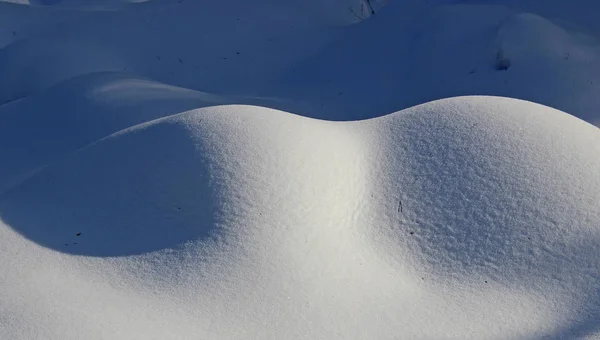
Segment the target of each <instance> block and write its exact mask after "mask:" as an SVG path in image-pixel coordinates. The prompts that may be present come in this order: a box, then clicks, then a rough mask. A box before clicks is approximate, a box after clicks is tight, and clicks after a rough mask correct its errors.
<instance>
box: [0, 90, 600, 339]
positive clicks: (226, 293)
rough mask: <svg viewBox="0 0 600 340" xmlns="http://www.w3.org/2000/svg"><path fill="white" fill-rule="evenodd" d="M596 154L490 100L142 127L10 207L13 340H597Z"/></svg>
mask: <svg viewBox="0 0 600 340" xmlns="http://www.w3.org/2000/svg"><path fill="white" fill-rule="evenodd" d="M599 153H600V131H599V130H598V129H597V128H596V127H594V126H592V125H590V124H588V123H585V122H583V121H581V120H579V119H577V118H574V117H572V116H569V115H567V114H565V113H563V112H560V111H557V110H554V109H550V108H548V107H545V106H542V105H538V104H533V103H530V102H524V101H519V100H514V99H506V98H494V97H462V98H453V99H447V100H440V101H436V102H431V103H427V104H424V105H420V106H417V107H414V108H411V109H408V110H405V111H401V112H397V113H394V114H391V115H388V116H384V117H380V118H376V119H372V120H367V121H358V122H327V121H321V120H314V119H309V118H304V117H301V116H296V115H291V114H288V113H285V112H281V111H276V110H272V109H266V108H261V107H255V106H217V107H210V108H203V109H199V110H194V111H189V112H186V113H182V114H179V115H174V116H170V117H167V118H163V119H159V120H154V121H151V122H148V123H144V124H141V125H137V126H135V127H132V128H129V129H126V130H123V131H121V132H118V133H116V134H113V135H111V136H109V137H107V138H105V139H102V140H100V141H98V142H97V143H94V144H92V145H89V146H87V147H85V148H83V149H81V150H80V151H78V152H77V153H75V154H73V155H72V156H70V157H69V158H67V159H65V160H64V161H62V162H59V163H55V164H53V165H51V166H49V167H48V168H46V169H44V170H43V171H41V172H39V173H38V174H36V175H34V176H32V177H31V178H29V179H27V180H26V181H24V182H23V183H21V184H19V185H17V186H14V187H12V188H11V189H10V190H8V191H7V192H5V193H4V194H2V195H0V216H1V219H2V221H3V223H4V224H5V226H4V227H2V228H0V236H1V237H0V240H2V241H0V242H1V247H0V259H2V260H0V271H2V272H4V273H10V275H9V276H10V279H9V280H7V279H0V286H1V287H3V289H0V301H2V303H0V318H1V319H0V320H1V321H2V322H3V325H6V326H4V327H2V328H0V337H2V338H11V339H19V338H21V339H32V338H51V339H59V338H60V339H81V338H86V339H95V338H111V339H138V338H139V339H159V338H174V337H176V338H181V339H187V338H190V339H192V338H197V337H198V336H201V337H203V338H209V339H224V338H240V337H242V338H253V339H259V338H260V339H263V338H298V339H300V338H302V339H314V338H336V337H337V338H353V339H373V338H376V339H396V338H436V339H439V338H448V337H457V338H461V339H485V338H490V339H491V338H494V339H498V338H503V339H509V338H510V339H514V338H541V337H544V336H546V337H549V338H556V339H563V338H572V337H584V338H585V337H593V336H598V335H600V333H599V332H600V325H599V324H598V322H597V320H598V319H600V314H598V311H599V310H600V293H599V292H600V291H599V290H598V283H597V282H598V277H599V276H600V258H599V257H598V254H599V253H600V228H599V226H600V211H599V210H598V204H599V203H600V178H599V177H598V176H597V174H598V172H599V171H600V161H599V159H598V157H597V155H598V154H599ZM32 211H35V214H32V213H31V212H32ZM23 236H24V237H23ZM40 246H41V247H40ZM73 255H78V256H73ZM34 267H35V268H38V270H33V268H34ZM39 268H42V269H39ZM499 320H501V322H499Z"/></svg>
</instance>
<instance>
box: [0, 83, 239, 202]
mask: <svg viewBox="0 0 600 340" xmlns="http://www.w3.org/2000/svg"><path fill="white" fill-rule="evenodd" d="M226 102H228V100H226V99H225V98H222V97H219V96H216V95H211V94H207V93H203V92H199V91H192V90H188V89H183V88H179V87H175V86H170V85H166V84H162V83H159V82H156V81H152V80H149V79H146V78H143V77H138V76H135V75H131V74H127V73H121V72H101V73H93V74H88V75H84V76H81V77H76V78H73V79H69V80H66V81H64V82H61V83H59V84H57V85H55V86H52V87H50V88H49V89H47V90H46V91H42V92H40V93H37V94H35V95H32V96H30V97H27V98H24V99H22V100H19V101H16V102H13V103H10V104H7V105H3V106H1V107H0V158H1V159H4V160H6V162H5V164H4V165H3V166H2V167H0V192H3V191H5V190H6V189H8V188H9V187H11V186H13V185H16V184H18V183H19V182H20V181H22V180H23V179H25V178H27V177H28V176H30V175H31V174H32V173H34V172H35V171H38V170H39V169H40V168H42V167H44V166H47V165H48V164H52V163H53V162H55V161H58V160H60V159H62V158H63V157H65V156H66V155H68V154H70V153H72V152H74V151H76V150H78V149H81V148H83V147H85V146H86V145H88V144H91V143H93V142H96V141H97V140H99V139H102V138H104V137H106V136H108V135H110V134H113V133H115V132H117V131H120V130H123V129H126V128H129V127H132V126H134V125H137V124H141V123H144V122H148V121H151V120H154V119H158V118H163V117H166V116H169V115H172V114H177V113H181V112H183V111H186V110H190V109H193V108H199V107H204V106H209V105H217V104H223V103H226Z"/></svg>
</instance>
